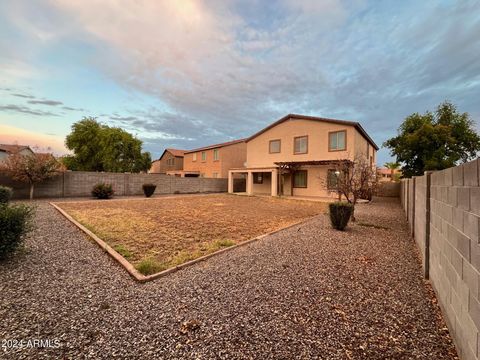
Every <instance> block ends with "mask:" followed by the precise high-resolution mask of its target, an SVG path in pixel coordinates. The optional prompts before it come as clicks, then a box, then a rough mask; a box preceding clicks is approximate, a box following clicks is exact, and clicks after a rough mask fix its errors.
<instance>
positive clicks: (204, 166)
mask: <svg viewBox="0 0 480 360" xmlns="http://www.w3.org/2000/svg"><path fill="white" fill-rule="evenodd" d="M214 150H215V149H209V150H204V151H205V153H206V156H207V158H206V160H205V161H202V151H197V152H195V153H186V154H185V156H184V162H183V169H184V170H185V171H199V172H200V174H201V176H203V177H208V178H211V177H213V175H214V173H217V174H218V177H219V178H228V170H229V169H232V168H239V167H243V165H244V163H245V160H246V156H247V154H246V151H247V146H246V144H245V143H237V144H232V145H228V146H223V147H219V148H216V150H218V160H214V159H213V151H214ZM193 154H197V159H196V161H194V160H193Z"/></svg>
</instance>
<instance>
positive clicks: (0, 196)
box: [0, 185, 13, 204]
mask: <svg viewBox="0 0 480 360" xmlns="http://www.w3.org/2000/svg"><path fill="white" fill-rule="evenodd" d="M12 194H13V192H12V189H11V188H9V187H7V186H1V185H0V204H8V202H9V201H10V199H11V198H12Z"/></svg>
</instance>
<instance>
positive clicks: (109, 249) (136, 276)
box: [49, 202, 320, 283]
mask: <svg viewBox="0 0 480 360" xmlns="http://www.w3.org/2000/svg"><path fill="white" fill-rule="evenodd" d="M49 204H50V205H52V206H53V207H54V208H55V209H56V210H57V211H58V212H59V213H60V214H62V215H63V216H64V217H65V218H66V219H67V220H69V221H70V222H71V223H72V224H73V225H75V226H76V227H77V228H79V229H80V230H81V231H82V232H84V233H85V234H86V235H88V236H89V237H90V238H91V239H92V240H94V241H95V242H96V243H97V244H98V245H99V246H100V247H101V248H102V249H103V250H104V251H105V252H106V253H108V255H110V256H111V257H112V258H113V259H115V260H116V261H118V262H119V263H120V265H122V266H123V267H124V268H125V270H127V272H128V273H129V274H130V275H131V276H132V277H133V278H134V279H135V280H137V281H139V282H141V283H145V282H147V281H150V280H154V279H158V278H161V277H164V276H166V275H168V274H170V273H173V272H175V271H178V270H181V269H183V268H185V267H187V266H191V265H194V264H196V263H198V262H200V261H204V260H207V259H208V258H210V257H212V256H215V255H219V254H221V253H224V252H226V251H230V250H233V249H236V248H238V247H240V246H244V245H248V244H250V243H253V242H255V241H257V240H260V239H263V238H265V237H267V236H269V235H273V234H276V233H278V232H280V231H283V230H287V229H290V228H292V227H295V226H298V225H301V224H303V223H306V222H307V221H310V220H312V219H314V218H316V217H317V216H319V215H320V214H317V215H313V216H310V217H308V218H306V219H303V220H300V221H297V222H296V223H293V224H290V225H288V226H285V227H283V228H281V229H278V230H274V231H271V232H269V233H266V234H263V235H259V236H257V237H254V238H252V239H249V240H246V241H243V242H241V243H238V244H235V245H233V246H229V247H227V248H224V249H220V250H217V251H215V252H213V253H211V254H207V255H203V256H201V257H199V258H196V259H193V260H190V261H187V262H185V263H183V264H180V265H177V266H174V267H172V268H169V269H166V270H163V271H160V272H158V273H155V274H152V275H143V274H142V273H140V272H139V271H138V270H137V269H135V267H134V266H133V265H132V264H131V263H130V262H128V261H127V260H126V259H125V258H124V257H123V256H122V255H120V254H119V253H118V252H117V251H116V250H114V249H113V248H112V247H111V246H110V245H108V244H107V243H106V242H105V241H103V240H102V239H101V238H99V237H98V236H97V235H95V234H94V233H93V232H92V231H90V230H88V229H87V228H86V227H85V226H83V225H82V224H80V223H79V222H78V221H77V220H75V219H74V218H73V217H72V216H71V215H69V214H68V213H67V212H66V211H65V210H63V209H62V208H60V207H59V206H58V205H56V204H55V203H53V202H50V203H49Z"/></svg>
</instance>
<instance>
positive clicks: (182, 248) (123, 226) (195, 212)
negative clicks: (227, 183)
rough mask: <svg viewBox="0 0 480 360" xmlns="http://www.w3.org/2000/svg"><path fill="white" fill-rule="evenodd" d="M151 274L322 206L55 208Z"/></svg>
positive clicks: (90, 204) (190, 199)
mask: <svg viewBox="0 0 480 360" xmlns="http://www.w3.org/2000/svg"><path fill="white" fill-rule="evenodd" d="M58 205H59V206H60V207H61V208H62V209H64V210H65V211H67V212H68V213H69V214H70V215H71V216H72V217H73V218H75V219H76V220H77V221H78V222H80V223H81V224H83V225H84V226H86V227H87V228H88V229H90V230H91V231H93V232H94V233H95V234H97V235H98V236H99V237H100V238H102V239H103V240H104V241H105V242H107V243H108V244H109V245H110V246H112V247H113V248H114V249H115V250H117V251H118V252H119V253H120V254H121V255H123V256H124V257H125V258H126V259H128V260H129V261H130V262H131V263H132V264H133V265H134V266H135V267H136V268H137V269H138V270H139V271H140V272H142V273H143V274H145V275H148V274H152V273H155V272H158V271H161V270H164V269H167V268H170V267H173V266H176V265H179V264H182V263H184V262H186V261H189V260H193V259H195V258H198V257H200V256H203V255H206V254H209V253H212V252H215V251H217V250H219V249H221V248H225V247H229V246H232V245H235V244H238V243H241V242H243V241H245V240H248V239H251V238H254V237H256V236H259V235H262V234H265V233H268V232H271V231H275V230H278V229H281V228H283V227H286V226H288V225H291V224H293V223H296V222H299V221H301V220H303V219H306V218H308V217H311V216H314V215H317V214H321V213H324V212H326V209H327V204H325V203H322V202H313V201H298V200H287V199H277V198H269V197H246V196H235V195H207V196H183V197H175V198H157V199H148V200H141V199H138V200H113V201H109V200H96V201H81V202H64V203H59V204H58Z"/></svg>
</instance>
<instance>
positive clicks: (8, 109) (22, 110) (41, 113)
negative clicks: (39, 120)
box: [0, 104, 58, 116]
mask: <svg viewBox="0 0 480 360" xmlns="http://www.w3.org/2000/svg"><path fill="white" fill-rule="evenodd" d="M0 111H5V112H20V113H24V114H30V115H37V116H58V114H55V113H52V112H50V111H42V110H36V109H31V108H29V107H27V106H21V105H14V104H10V105H0Z"/></svg>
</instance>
